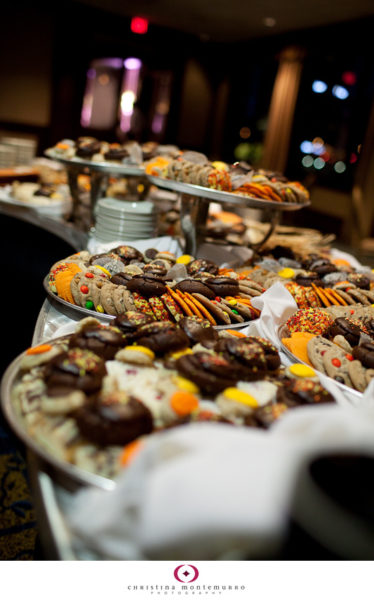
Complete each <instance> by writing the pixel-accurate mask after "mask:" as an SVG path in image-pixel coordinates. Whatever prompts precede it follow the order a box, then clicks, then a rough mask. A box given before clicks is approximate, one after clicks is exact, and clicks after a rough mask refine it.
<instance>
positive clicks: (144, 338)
mask: <svg viewBox="0 0 374 600" xmlns="http://www.w3.org/2000/svg"><path fill="white" fill-rule="evenodd" d="M134 339H135V340H136V343H137V344H139V345H140V346H146V347H147V348H150V349H151V350H152V351H153V352H154V353H155V354H157V355H158V356H160V355H163V354H166V353H167V352H175V351H177V350H182V349H183V348H188V346H189V339H188V337H187V335H186V334H185V333H184V331H182V329H180V328H179V327H177V326H176V325H175V324H174V323H171V322H168V321H159V322H154V323H150V324H148V325H143V326H142V327H140V328H139V329H138V330H137V332H136V334H135V335H134Z"/></svg>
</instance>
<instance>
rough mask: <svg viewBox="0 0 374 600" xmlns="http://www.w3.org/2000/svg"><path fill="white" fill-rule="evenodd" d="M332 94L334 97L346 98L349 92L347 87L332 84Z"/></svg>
mask: <svg viewBox="0 0 374 600" xmlns="http://www.w3.org/2000/svg"><path fill="white" fill-rule="evenodd" d="M332 95H333V96H335V98H339V100H346V98H348V96H349V92H348V90H347V88H345V87H343V86H342V85H334V87H333V88H332Z"/></svg>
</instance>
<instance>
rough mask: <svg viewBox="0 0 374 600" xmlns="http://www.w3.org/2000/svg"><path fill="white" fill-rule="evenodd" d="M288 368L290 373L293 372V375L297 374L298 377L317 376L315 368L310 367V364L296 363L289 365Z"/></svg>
mask: <svg viewBox="0 0 374 600" xmlns="http://www.w3.org/2000/svg"><path fill="white" fill-rule="evenodd" d="M288 369H289V371H290V373H292V375H295V376H296V377H315V375H316V372H315V370H314V369H312V367H309V366H308V365H301V364H298V363H295V364H294V365H291V366H290V367H288Z"/></svg>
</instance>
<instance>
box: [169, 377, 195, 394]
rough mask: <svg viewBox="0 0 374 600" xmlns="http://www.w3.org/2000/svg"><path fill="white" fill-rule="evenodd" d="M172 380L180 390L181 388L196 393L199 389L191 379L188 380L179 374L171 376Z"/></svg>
mask: <svg viewBox="0 0 374 600" xmlns="http://www.w3.org/2000/svg"><path fill="white" fill-rule="evenodd" d="M172 381H173V383H175V385H176V386H177V387H178V388H179V389H180V390H183V391H184V392H190V393H191V394H198V393H199V391H200V390H199V388H198V387H197V385H195V384H194V383H193V381H190V380H189V379H186V378H185V377H181V376H180V375H176V376H175V377H173V379H172Z"/></svg>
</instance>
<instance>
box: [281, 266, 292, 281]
mask: <svg viewBox="0 0 374 600" xmlns="http://www.w3.org/2000/svg"><path fill="white" fill-rule="evenodd" d="M278 275H279V276H280V277H284V278H285V279H292V277H294V275H295V271H294V270H293V269H288V268H287V267H286V268H285V269H281V270H280V271H278Z"/></svg>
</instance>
